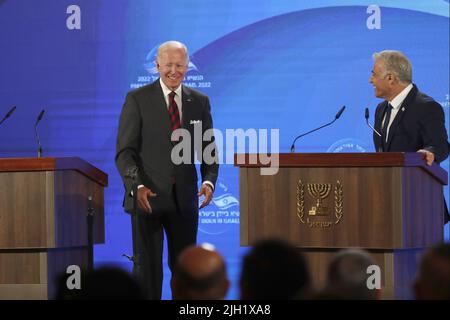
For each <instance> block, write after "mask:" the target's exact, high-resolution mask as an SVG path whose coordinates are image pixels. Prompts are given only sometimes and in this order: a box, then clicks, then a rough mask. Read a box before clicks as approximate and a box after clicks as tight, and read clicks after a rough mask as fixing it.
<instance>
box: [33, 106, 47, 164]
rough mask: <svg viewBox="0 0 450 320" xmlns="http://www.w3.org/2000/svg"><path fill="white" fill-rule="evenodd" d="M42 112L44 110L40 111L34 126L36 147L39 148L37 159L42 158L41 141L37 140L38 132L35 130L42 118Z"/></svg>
mask: <svg viewBox="0 0 450 320" xmlns="http://www.w3.org/2000/svg"><path fill="white" fill-rule="evenodd" d="M44 111H45V110H42V111H41V113H40V114H39V116H38V118H37V120H36V123H35V125H34V133H35V135H36V139H37V142H38V146H39V148H38V158H41V157H42V146H41V140H40V139H39V133H38V130H37V126H38V124H39V122H40V121H41V119H42V116H43V115H44Z"/></svg>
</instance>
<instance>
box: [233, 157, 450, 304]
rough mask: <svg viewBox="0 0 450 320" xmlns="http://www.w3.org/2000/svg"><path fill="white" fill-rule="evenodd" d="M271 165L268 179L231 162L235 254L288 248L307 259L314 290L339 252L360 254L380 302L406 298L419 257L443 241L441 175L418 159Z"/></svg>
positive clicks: (254, 163)
mask: <svg viewBox="0 0 450 320" xmlns="http://www.w3.org/2000/svg"><path fill="white" fill-rule="evenodd" d="M270 158H271V160H272V162H273V161H274V159H278V166H279V169H278V172H277V173H276V174H271V175H266V174H262V173H264V172H262V171H261V169H263V168H265V167H268V166H271V165H273V163H272V164H270V163H269V164H264V165H263V164H262V163H261V162H260V161H258V159H260V157H259V155H254V154H253V155H250V154H237V155H235V166H238V167H239V171H240V173H239V184H240V185H239V187H240V219H241V221H240V232H241V234H240V243H241V246H250V245H252V244H253V243H255V241H258V240H260V239H264V238H269V237H270V238H273V237H275V238H281V239H284V240H287V241H289V242H290V243H293V244H294V245H296V246H297V247H298V248H300V249H301V251H302V252H303V253H304V255H305V256H306V258H307V260H308V263H309V266H310V270H311V274H312V277H313V282H314V284H315V285H316V286H317V287H320V286H321V285H323V284H324V283H325V277H326V268H327V266H328V262H329V261H330V259H331V257H332V256H333V255H334V254H335V253H336V252H337V251H338V250H339V249H343V248H362V249H365V250H368V251H369V252H370V253H371V255H372V257H373V259H374V260H375V262H376V263H377V265H378V266H379V267H380V271H381V286H382V294H383V297H384V298H387V299H394V298H395V299H408V298H411V292H410V286H411V282H412V280H413V277H414V275H415V273H416V269H417V266H418V263H419V258H420V255H421V254H422V253H423V251H424V250H425V249H426V248H428V247H430V246H432V245H433V244H436V243H438V242H441V241H443V222H444V200H443V199H444V196H443V185H447V183H448V174H447V172H446V171H445V170H444V169H442V168H441V167H440V166H438V165H436V164H433V165H432V166H427V165H426V164H425V162H424V160H423V159H422V156H421V154H418V153H305V154H301V153H291V154H279V155H271V156H270ZM255 159H256V160H255ZM264 159H267V155H266V156H265V158H264ZM264 163H267V161H265V162H264ZM272 171H273V170H272ZM272 173H273V172H272Z"/></svg>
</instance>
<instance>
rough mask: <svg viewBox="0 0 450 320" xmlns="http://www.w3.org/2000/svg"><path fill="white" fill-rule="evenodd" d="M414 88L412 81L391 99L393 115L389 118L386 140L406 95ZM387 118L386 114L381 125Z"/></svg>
mask: <svg viewBox="0 0 450 320" xmlns="http://www.w3.org/2000/svg"><path fill="white" fill-rule="evenodd" d="M412 88H413V85H412V83H410V84H409V85H407V86H406V88H405V89H403V90H402V92H400V93H399V94H398V95H397V96H396V97H395V98H394V99H392V100H391V101H389V103H390V104H391V106H392V111H391V117H390V119H389V123H388V127H387V133H386V138H385V139H386V142H387V139H388V137H389V129H390V128H391V125H392V122H394V119H395V117H396V116H397V114H398V112H399V110H400V107H401V106H402V104H403V101H405V99H406V96H407V95H408V94H409V92H410V91H411V90H412ZM385 120H386V115H385V116H384V119H383V123H382V124H381V127H383V125H384V121H385Z"/></svg>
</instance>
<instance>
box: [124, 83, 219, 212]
mask: <svg viewBox="0 0 450 320" xmlns="http://www.w3.org/2000/svg"><path fill="white" fill-rule="evenodd" d="M182 104H183V106H182V124H181V125H182V128H184V129H187V130H188V131H189V133H190V136H191V141H190V144H188V145H189V146H190V151H191V157H190V158H191V159H190V160H191V161H190V163H188V164H179V165H176V164H174V163H173V162H172V160H171V152H172V149H173V148H174V145H175V142H172V141H171V140H170V136H171V134H172V131H171V129H170V120H169V115H168V111H167V105H166V102H165V100H164V96H163V91H162V88H161V85H160V82H159V80H157V81H155V82H153V83H151V84H149V85H146V86H144V87H141V88H139V89H136V90H134V91H131V92H129V93H128V94H127V97H126V100H125V104H124V106H123V109H122V113H121V116H120V121H119V131H118V136H117V148H116V165H117V168H118V170H119V172H120V175H121V176H122V180H123V182H124V185H125V197H124V204H123V205H124V208H125V211H127V212H131V211H132V210H133V198H132V196H131V191H132V186H133V183H136V184H137V185H140V184H143V185H145V186H146V187H148V188H150V189H151V190H152V191H153V192H154V193H156V194H157V197H155V198H151V201H150V204H151V205H152V209H153V210H154V211H158V210H159V209H161V210H162V209H163V207H164V200H165V199H167V198H168V197H172V190H173V181H174V180H175V195H176V198H177V201H178V205H179V208H180V210H181V212H182V214H183V215H192V214H195V213H198V196H197V192H198V187H197V180H198V178H197V171H196V169H195V164H194V161H193V160H194V127H195V126H201V129H202V130H201V131H200V132H202V134H203V133H204V132H205V130H208V129H211V128H212V118H211V113H210V105H209V99H208V97H207V96H205V95H204V94H202V93H200V92H198V91H196V90H193V89H190V88H188V87H185V86H182ZM193 122H194V123H193ZM200 139H201V140H200V141H202V137H200ZM209 143H211V142H210V141H207V142H202V143H201V144H195V145H196V147H197V149H200V148H201V149H202V150H203V149H204V148H205V147H206V146H207V145H208V144H209ZM202 150H199V151H202ZM215 156H216V157H217V154H215ZM134 167H137V168H138V171H137V176H136V179H135V180H134V181H133V180H132V179H130V178H129V177H128V176H127V175H128V173H129V170H130V169H131V168H134ZM200 171H201V175H202V181H205V180H208V181H211V182H212V183H213V184H215V183H216V180H217V175H218V162H216V163H214V164H209V165H208V164H206V163H203V162H202V163H201V165H200ZM155 207H156V209H155Z"/></svg>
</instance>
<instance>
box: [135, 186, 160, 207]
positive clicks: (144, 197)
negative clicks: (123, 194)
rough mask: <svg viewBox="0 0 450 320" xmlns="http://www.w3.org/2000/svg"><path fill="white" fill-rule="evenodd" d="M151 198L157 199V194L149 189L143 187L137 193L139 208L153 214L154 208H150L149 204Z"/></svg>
mask: <svg viewBox="0 0 450 320" xmlns="http://www.w3.org/2000/svg"><path fill="white" fill-rule="evenodd" d="M149 197H156V193H153V192H152V190H150V189H149V188H147V187H141V188H139V189H138V191H137V202H138V206H139V208H140V209H141V210H143V211H145V212H148V213H152V207H151V206H150V202H148V198H149Z"/></svg>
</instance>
